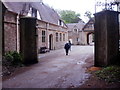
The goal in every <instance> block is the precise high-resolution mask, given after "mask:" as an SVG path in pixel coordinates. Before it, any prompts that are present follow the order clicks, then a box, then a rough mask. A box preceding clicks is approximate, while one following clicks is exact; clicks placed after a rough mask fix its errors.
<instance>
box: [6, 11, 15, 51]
mask: <svg viewBox="0 0 120 90" xmlns="http://www.w3.org/2000/svg"><path fill="white" fill-rule="evenodd" d="M16 17H17V15H16V14H14V13H12V12H8V11H6V12H5V16H4V45H5V48H4V49H5V52H6V51H16V48H17V42H16V40H17V37H16V34H17V25H16V20H17V18H16Z"/></svg>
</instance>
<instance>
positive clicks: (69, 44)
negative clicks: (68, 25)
mask: <svg viewBox="0 0 120 90" xmlns="http://www.w3.org/2000/svg"><path fill="white" fill-rule="evenodd" d="M69 45H70V51H71V42H70V40H69Z"/></svg>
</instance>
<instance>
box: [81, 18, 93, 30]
mask: <svg viewBox="0 0 120 90" xmlns="http://www.w3.org/2000/svg"><path fill="white" fill-rule="evenodd" d="M94 22H95V19H94V18H91V19H90V20H89V21H88V22H87V23H86V24H85V26H84V27H83V31H94Z"/></svg>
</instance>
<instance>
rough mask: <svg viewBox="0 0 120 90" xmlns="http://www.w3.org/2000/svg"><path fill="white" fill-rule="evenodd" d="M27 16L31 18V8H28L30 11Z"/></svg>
mask: <svg viewBox="0 0 120 90" xmlns="http://www.w3.org/2000/svg"><path fill="white" fill-rule="evenodd" d="M27 16H29V17H31V16H32V8H31V7H30V9H29V12H28V14H27Z"/></svg>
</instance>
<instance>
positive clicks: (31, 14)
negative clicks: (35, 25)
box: [27, 7, 37, 17]
mask: <svg viewBox="0 0 120 90" xmlns="http://www.w3.org/2000/svg"><path fill="white" fill-rule="evenodd" d="M27 16H29V17H37V10H36V9H35V8H32V7H30V9H29V12H28V14H27Z"/></svg>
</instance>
